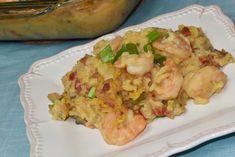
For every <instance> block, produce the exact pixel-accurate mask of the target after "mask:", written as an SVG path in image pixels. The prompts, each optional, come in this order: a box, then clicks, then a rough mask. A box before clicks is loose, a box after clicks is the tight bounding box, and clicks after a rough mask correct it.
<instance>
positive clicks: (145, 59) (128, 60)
mask: <svg viewBox="0 0 235 157" xmlns="http://www.w3.org/2000/svg"><path fill="white" fill-rule="evenodd" d="M114 66H115V67H116V68H125V67H126V70H127V72H128V73H130V74H133V75H144V74H145V73H147V72H150V71H151V70H152V68H153V54H152V53H143V54H139V55H137V54H129V53H128V52H124V53H123V54H122V56H121V57H120V59H119V60H117V61H116V62H115V64H114Z"/></svg>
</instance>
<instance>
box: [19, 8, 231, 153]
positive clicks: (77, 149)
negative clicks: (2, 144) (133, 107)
mask: <svg viewBox="0 0 235 157" xmlns="http://www.w3.org/2000/svg"><path fill="white" fill-rule="evenodd" d="M180 24H185V25H196V26H200V27H202V28H203V30H204V31H205V32H206V34H207V35H208V37H209V38H210V40H211V42H212V44H213V45H214V47H215V48H217V49H221V48H224V49H225V50H227V51H229V52H231V53H232V54H233V56H235V29H234V25H233V23H232V22H231V20H229V19H228V18H227V17H226V16H225V15H224V14H223V13H222V12H221V10H220V9H219V8H218V7H216V6H209V7H203V6H199V5H192V6H189V7H187V8H185V9H182V10H179V11H176V12H173V13H169V14H165V15H162V16H158V17H156V18H154V19H152V20H149V21H147V22H145V23H143V24H140V25H137V26H132V27H128V28H125V29H123V30H121V31H118V32H115V33H113V34H109V35H106V36H103V37H101V38H99V39H97V40H95V41H93V42H91V43H89V44H86V45H82V46H77V47H74V48H71V49H68V50H65V51H63V52H61V53H59V54H57V55H55V56H52V57H50V58H47V59H43V60H40V61H37V62H36V63H34V64H33V65H32V66H31V68H30V69H29V72H28V73H26V74H24V75H23V76H21V77H20V79H19V85H20V89H21V94H20V98H21V102H22V105H23V107H24V110H25V116H24V118H25V123H26V126H27V134H28V138H29V141H30V144H31V152H30V154H31V157H94V156H98V157H111V156H112V157H130V156H135V157H157V156H168V155H171V154H174V153H176V152H180V151H183V150H186V149H189V148H191V147H193V146H196V145H198V144H200V143H202V142H204V141H207V140H209V139H212V138H215V137H218V136H222V135H225V134H228V133H231V132H234V131H235V96H234V93H235V64H230V65H228V66H226V67H225V68H224V69H223V71H224V72H225V73H226V74H227V75H228V83H227V85H226V87H225V88H224V89H223V91H222V93H220V94H217V95H214V96H213V97H212V98H211V100H210V103H209V104H208V105H204V106H203V105H202V106H200V105H193V104H192V103H191V102H190V103H189V104H188V105H187V112H186V113H185V114H183V115H182V116H179V117H177V118H175V119H174V120H170V119H168V118H163V119H158V120H156V121H154V122H152V123H151V124H150V125H148V126H147V128H146V130H145V131H144V132H143V133H142V134H141V135H140V136H138V137H137V138H136V139H135V140H134V141H133V142H131V143H129V144H127V145H125V146H122V147H118V146H111V145H107V144H106V143H105V142H104V140H103V139H102V137H101V135H100V134H99V132H98V131H97V130H96V129H88V128H85V127H83V126H80V125H75V124H74V122H73V121H72V120H69V121H65V122H59V121H53V120H51V117H50V115H49V113H48V104H49V103H50V102H49V100H48V99H47V94H48V93H50V92H62V91H63V87H62V83H61V80H60V78H61V77H62V76H63V75H64V74H65V73H66V72H67V71H69V70H70V69H71V67H72V66H73V65H74V64H75V63H76V61H77V60H78V59H79V58H81V57H82V56H83V55H84V54H85V53H90V52H91V51H92V46H93V45H94V44H95V43H96V42H97V41H98V40H101V39H111V38H113V37H114V36H116V35H122V34H124V33H125V32H126V31H128V30H139V29H141V28H145V27H152V26H155V27H163V28H173V29H175V28H177V26H178V25H180Z"/></svg>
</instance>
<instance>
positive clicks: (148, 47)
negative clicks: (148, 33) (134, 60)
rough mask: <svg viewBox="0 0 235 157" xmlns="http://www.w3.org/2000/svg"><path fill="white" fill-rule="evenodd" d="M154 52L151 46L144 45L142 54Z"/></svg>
mask: <svg viewBox="0 0 235 157" xmlns="http://www.w3.org/2000/svg"><path fill="white" fill-rule="evenodd" d="M149 51H150V52H154V49H153V47H152V45H151V44H146V45H144V52H149Z"/></svg>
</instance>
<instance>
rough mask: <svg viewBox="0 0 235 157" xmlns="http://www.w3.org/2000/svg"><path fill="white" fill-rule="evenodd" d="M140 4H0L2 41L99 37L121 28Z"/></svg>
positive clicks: (45, 0)
mask: <svg viewBox="0 0 235 157" xmlns="http://www.w3.org/2000/svg"><path fill="white" fill-rule="evenodd" d="M6 1H8V2H6ZM9 1H10V2H9ZM139 1H140V0H25V1H17V0H0V40H53V39H77V38H93V37H97V36H100V35H102V34H105V33H107V32H110V31H112V30H114V29H115V28H117V26H119V25H120V24H121V23H122V22H123V21H124V20H125V19H126V17H127V16H128V15H129V14H130V13H131V11H132V10H133V9H134V8H135V6H136V5H137V4H138V2H139Z"/></svg>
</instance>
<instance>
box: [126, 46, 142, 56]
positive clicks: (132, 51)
mask: <svg viewBox="0 0 235 157" xmlns="http://www.w3.org/2000/svg"><path fill="white" fill-rule="evenodd" d="M126 49H127V51H128V52H129V54H139V52H138V49H137V46H136V45H135V44H133V43H128V44H126Z"/></svg>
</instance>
